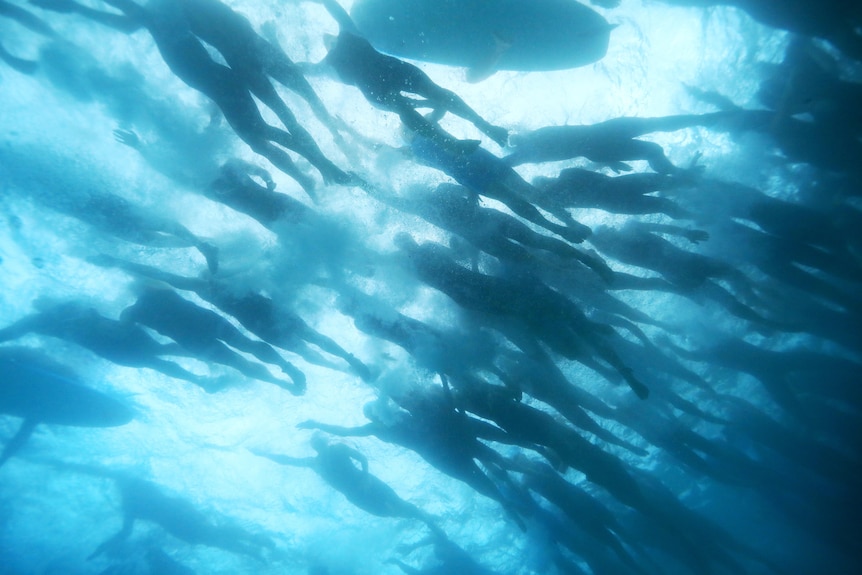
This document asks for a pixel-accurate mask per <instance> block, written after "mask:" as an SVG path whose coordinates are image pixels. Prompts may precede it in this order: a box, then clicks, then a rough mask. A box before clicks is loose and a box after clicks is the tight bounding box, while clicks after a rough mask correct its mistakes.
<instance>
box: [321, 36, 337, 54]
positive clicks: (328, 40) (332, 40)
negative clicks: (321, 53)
mask: <svg viewBox="0 0 862 575" xmlns="http://www.w3.org/2000/svg"><path fill="white" fill-rule="evenodd" d="M337 43H338V36H334V35H332V34H324V35H323V45H324V46H325V47H326V49H327V51H328V50H332V49H333V48H335V44H337Z"/></svg>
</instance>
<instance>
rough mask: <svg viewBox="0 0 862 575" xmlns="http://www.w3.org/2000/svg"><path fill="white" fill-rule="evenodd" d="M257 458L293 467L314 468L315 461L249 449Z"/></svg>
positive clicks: (310, 458) (308, 458)
mask: <svg viewBox="0 0 862 575" xmlns="http://www.w3.org/2000/svg"><path fill="white" fill-rule="evenodd" d="M249 451H251V452H252V453H254V454H255V455H257V456H260V457H265V458H267V459H269V460H270V461H275V462H276V463H278V464H279V465H292V466H293V467H314V462H315V459H314V458H313V457H291V456H289V455H280V454H277V453H267V452H265V451H259V450H257V449H249Z"/></svg>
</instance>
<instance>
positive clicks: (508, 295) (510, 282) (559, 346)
mask: <svg viewBox="0 0 862 575" xmlns="http://www.w3.org/2000/svg"><path fill="white" fill-rule="evenodd" d="M396 243H397V245H398V247H399V248H400V249H401V250H402V251H403V252H404V253H405V254H406V255H407V256H408V258H409V265H410V266H411V267H412V269H414V270H415V272H416V274H417V276H418V277H419V279H421V280H422V281H423V282H425V283H426V284H428V285H430V286H431V287H434V288H436V289H438V290H440V291H441V292H443V293H445V294H446V295H448V296H449V297H450V298H452V299H453V300H454V301H455V302H456V303H457V304H458V305H460V306H461V307H463V308H465V309H468V310H473V311H476V312H478V313H481V314H483V316H485V317H486V319H487V320H488V321H493V322H494V324H495V325H497V326H499V328H498V329H501V330H502V331H504V333H506V335H507V337H510V339H511V338H514V341H518V342H519V343H525V344H526V343H527V338H526V337H525V336H528V337H529V338H535V339H537V340H540V341H542V342H544V343H546V344H547V345H548V346H550V347H551V348H552V349H553V350H554V351H556V352H557V353H559V354H561V355H563V356H565V357H568V358H570V359H574V360H576V361H580V362H582V363H585V364H587V365H590V366H591V367H594V366H595V367H597V368H598V369H602V367H601V365H600V364H596V362H595V361H594V358H593V354H595V355H596V356H598V357H599V358H601V359H602V360H604V361H605V362H607V363H608V364H609V365H610V366H611V367H612V368H613V369H614V370H616V372H617V373H619V374H620V375H621V376H622V377H623V379H625V381H626V383H628V385H629V386H630V387H631V389H632V391H634V392H635V393H636V394H637V395H638V397H641V398H646V397H647V395H648V394H649V390H648V389H647V388H646V386H644V384H643V383H641V382H640V381H639V380H638V379H637V378H636V377H635V376H634V374H633V373H632V371H631V369H630V368H629V367H627V366H626V365H624V364H623V362H622V361H621V360H620V359H619V357H618V356H617V354H616V352H614V350H613V346H612V341H613V339H614V338H615V337H619V335H618V334H617V333H616V332H615V331H614V330H613V329H612V328H610V327H609V326H607V325H602V324H599V323H596V322H593V321H591V320H589V319H588V318H587V316H586V315H585V314H584V312H583V311H581V309H580V308H578V306H577V305H575V304H574V303H573V302H571V301H570V300H568V299H567V298H566V297H565V296H564V295H562V294H560V293H559V292H557V291H554V290H552V289H551V288H549V287H548V286H546V285H545V284H543V283H541V282H540V281H537V280H536V279H535V278H534V277H531V276H529V275H527V274H526V273H525V274H521V275H520V276H518V277H495V276H489V275H484V274H480V273H477V272H472V271H470V270H468V269H466V268H464V267H462V266H461V265H459V264H458V263H457V262H455V261H454V260H452V259H451V258H450V257H449V255H448V254H447V253H446V250H445V248H443V246H440V245H439V244H433V243H425V244H422V245H417V244H416V242H415V241H413V238H411V237H410V236H409V235H407V234H399V236H398V237H397V238H396ZM531 347H532V346H531Z"/></svg>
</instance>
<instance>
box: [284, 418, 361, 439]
mask: <svg viewBox="0 0 862 575" xmlns="http://www.w3.org/2000/svg"><path fill="white" fill-rule="evenodd" d="M296 427H298V428H299V429H319V430H320V431H325V432H326V433H329V434H330V435H337V436H338V437H368V436H369V435H374V434H375V433H376V431H377V425H375V424H374V423H368V424H366V425H362V426H360V427H342V426H340V425H329V424H328V423H320V422H318V421H314V420H312V419H309V420H307V421H303V422H302V423H299V424H298V425H297V426H296Z"/></svg>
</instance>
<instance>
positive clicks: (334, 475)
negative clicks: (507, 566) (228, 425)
mask: <svg viewBox="0 0 862 575" xmlns="http://www.w3.org/2000/svg"><path fill="white" fill-rule="evenodd" d="M311 446H312V447H313V448H314V450H315V451H316V452H317V455H316V456H315V457H303V458H297V457H290V456H287V455H278V454H272V453H266V452H264V451H258V450H254V449H252V450H251V452H252V453H254V454H255V455H259V456H261V457H265V458H267V459H270V460H272V461H274V462H276V463H278V464H281V465H292V466H295V467H307V468H309V469H311V470H313V471H314V472H315V473H317V474H318V475H320V477H321V478H322V479H323V480H324V481H325V482H326V483H328V484H329V485H330V486H331V487H333V488H334V489H336V490H337V491H339V492H341V493H342V494H343V495H344V496H345V497H346V498H347V500H348V501H350V502H351V503H352V504H353V505H355V506H356V507H359V508H360V509H362V510H363V511H366V512H368V513H370V514H372V515H376V516H378V517H399V518H403V519H418V520H419V521H422V522H423V523H426V524H427V525H428V527H429V528H431V529H432V530H434V531H437V530H439V527H437V525H436V524H435V523H434V521H433V520H432V519H431V517H430V516H429V515H428V514H427V513H425V512H424V511H422V510H421V509H419V508H418V507H416V506H415V505H413V504H411V503H408V502H407V501H404V500H403V499H401V498H400V497H399V496H398V494H397V493H395V491H394V490H393V489H392V488H391V487H389V486H388V485H387V484H386V483H384V482H383V481H381V480H380V479H379V478H377V477H375V476H374V475H372V474H371V473H369V471H368V460H367V459H366V457H365V456H364V455H363V454H362V453H360V452H359V451H357V450H355V449H353V448H352V447H348V446H347V445H344V444H343V443H330V442H328V441H327V440H326V438H325V437H324V436H323V435H322V434H320V433H315V434H314V435H312V437H311ZM357 464H359V468H357V467H356V465H357Z"/></svg>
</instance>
